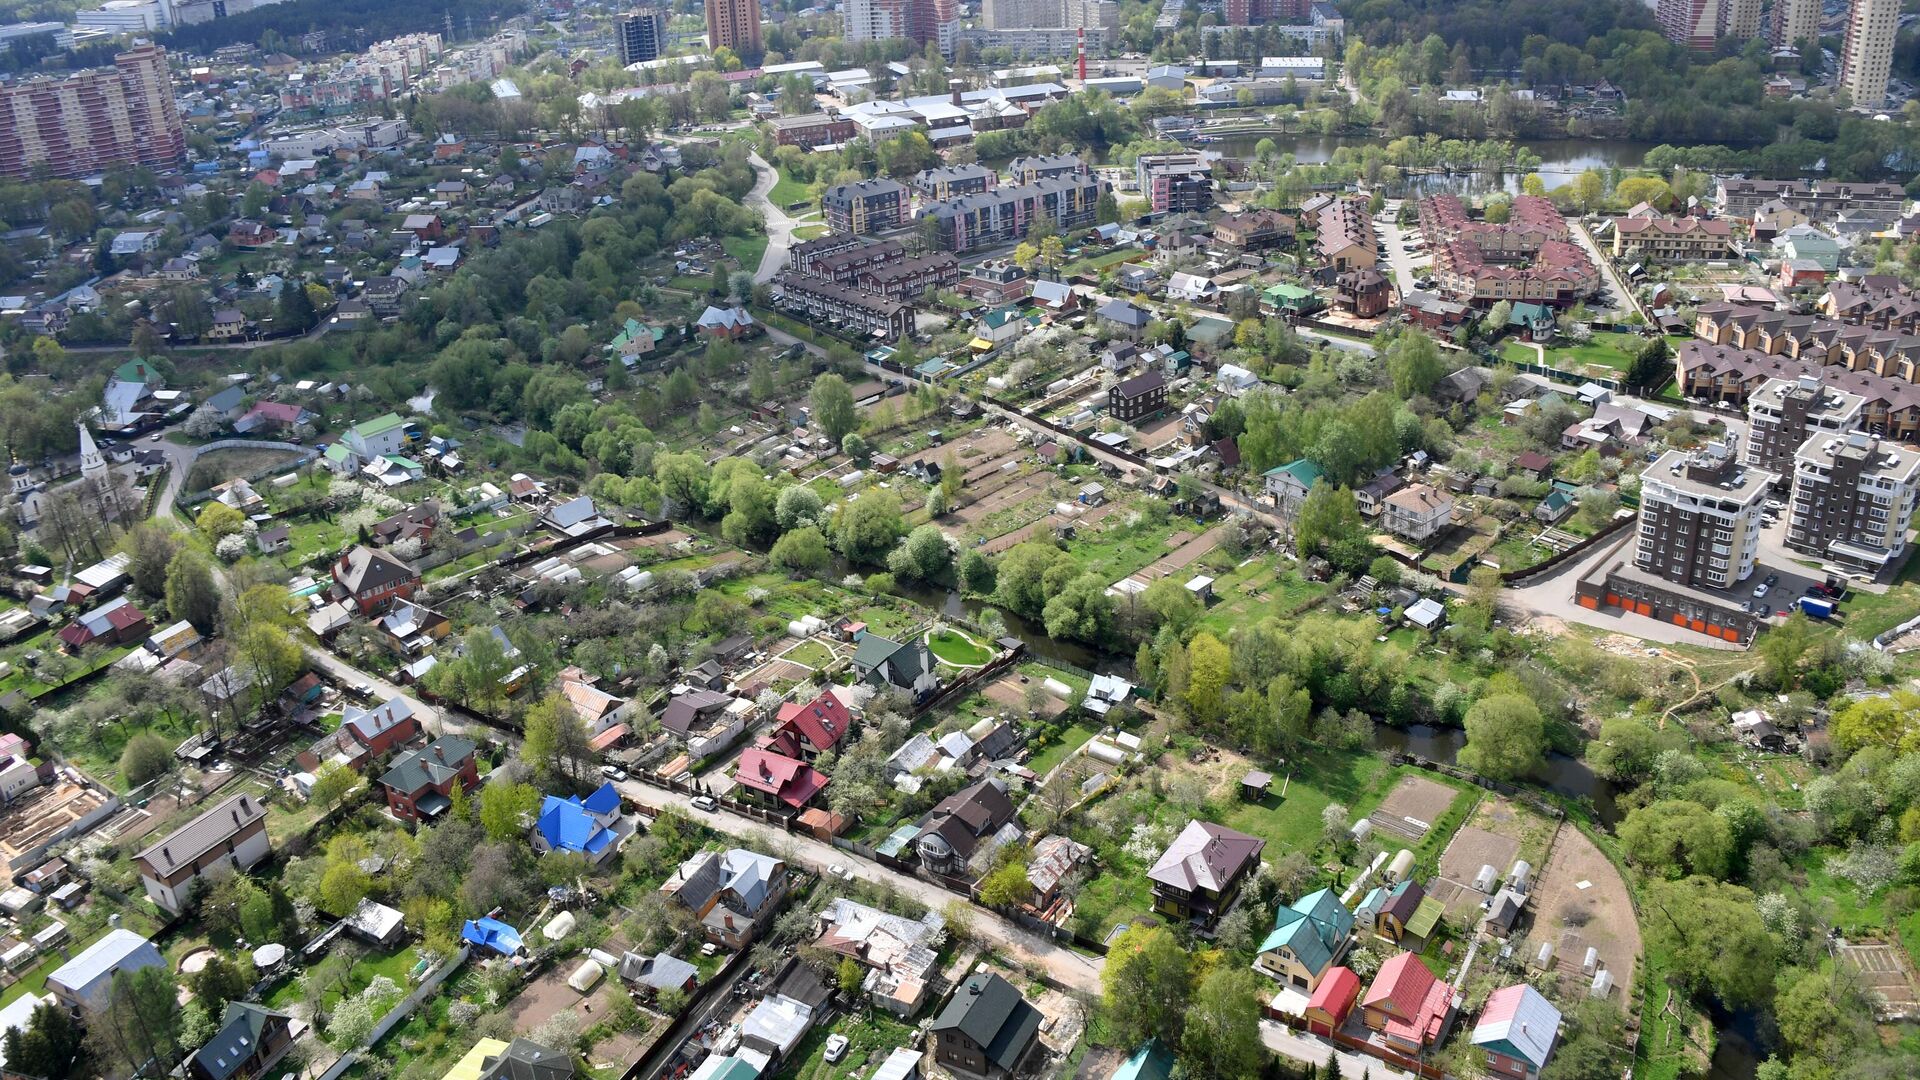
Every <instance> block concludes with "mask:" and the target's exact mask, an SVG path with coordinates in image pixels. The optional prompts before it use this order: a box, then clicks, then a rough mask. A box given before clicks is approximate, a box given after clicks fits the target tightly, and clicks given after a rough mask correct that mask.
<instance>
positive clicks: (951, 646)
mask: <svg viewBox="0 0 1920 1080" xmlns="http://www.w3.org/2000/svg"><path fill="white" fill-rule="evenodd" d="M927 648H929V649H932V650H933V655H935V656H937V657H939V658H940V659H942V660H944V661H946V662H947V663H949V664H954V665H957V666H960V667H977V666H979V665H981V664H984V663H986V662H987V661H989V660H991V659H993V650H992V649H991V648H988V647H987V646H985V645H981V644H979V643H977V642H975V641H974V640H973V639H972V638H970V637H968V636H967V635H965V634H962V633H960V632H959V631H958V630H955V629H953V628H951V627H947V628H944V629H942V630H941V631H940V632H939V633H937V634H930V635H928V637H927Z"/></svg>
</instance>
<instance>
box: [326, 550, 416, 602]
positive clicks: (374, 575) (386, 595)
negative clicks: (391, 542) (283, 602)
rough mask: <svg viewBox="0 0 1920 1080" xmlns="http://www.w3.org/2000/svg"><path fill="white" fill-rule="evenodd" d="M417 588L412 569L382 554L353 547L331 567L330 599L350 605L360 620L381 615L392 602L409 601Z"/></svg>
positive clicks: (414, 572)
mask: <svg viewBox="0 0 1920 1080" xmlns="http://www.w3.org/2000/svg"><path fill="white" fill-rule="evenodd" d="M419 587H420V574H419V572H418V571H416V570H414V568H413V567H411V566H408V565H407V564H406V563H403V562H401V561H400V560H399V559H396V558H394V557H393V556H391V555H388V554H386V553H384V552H381V551H378V550H375V549H374V548H370V547H367V546H366V545H364V544H355V545H354V546H353V549H352V550H350V551H348V552H347V553H346V554H345V555H342V556H340V558H339V559H337V560H335V561H334V564H333V589H332V590H331V593H330V595H331V596H332V597H333V599H335V600H338V601H341V602H343V603H345V602H351V603H352V605H353V607H355V608H356V609H358V610H359V612H360V614H361V616H362V617H369V616H373V615H379V614H382V613H384V612H385V611H386V610H387V609H388V608H390V607H392V606H393V603H394V602H395V601H396V600H402V601H404V600H410V599H412V597H413V593H414V590H415V589H417V588H419Z"/></svg>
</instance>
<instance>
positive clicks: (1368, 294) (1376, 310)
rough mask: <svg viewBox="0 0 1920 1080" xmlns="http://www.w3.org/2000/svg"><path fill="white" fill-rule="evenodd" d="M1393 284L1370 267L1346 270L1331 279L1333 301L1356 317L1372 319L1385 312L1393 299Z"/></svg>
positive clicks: (1335, 304)
mask: <svg viewBox="0 0 1920 1080" xmlns="http://www.w3.org/2000/svg"><path fill="white" fill-rule="evenodd" d="M1392 294H1393V285H1392V283H1391V282H1389V281H1388V280H1387V278H1386V275H1384V274H1382V273H1381V272H1380V271H1378V270H1375V269H1373V268H1371V267H1368V268H1365V269H1359V270H1348V271H1346V272H1344V273H1342V274H1341V275H1340V276H1338V277H1336V278H1334V279H1333V303H1334V306H1335V307H1338V308H1340V309H1341V310H1342V311H1346V312H1351V313H1352V314H1353V315H1354V316H1355V317H1356V318H1361V319H1372V318H1376V317H1378V316H1380V315H1384V314H1386V312H1387V308H1388V307H1389V306H1390V304H1391V302H1392V299H1393V295H1392Z"/></svg>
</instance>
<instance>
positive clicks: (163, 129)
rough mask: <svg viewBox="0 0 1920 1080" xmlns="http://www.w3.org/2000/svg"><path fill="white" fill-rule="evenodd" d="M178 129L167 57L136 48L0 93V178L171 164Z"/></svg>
mask: <svg viewBox="0 0 1920 1080" xmlns="http://www.w3.org/2000/svg"><path fill="white" fill-rule="evenodd" d="M186 149H187V136H186V129H185V128H183V127H182V126H181V123H180V110H179V108H178V107H177V106H176V105H175V104H174V100H173V87H172V85H171V84H170V83H169V81H168V77H167V51H166V50H165V49H162V48H160V47H159V46H157V45H151V44H139V45H135V46H134V47H133V48H131V49H128V50H127V51H126V52H124V53H121V54H120V55H118V56H116V57H114V58H113V66H112V67H110V68H104V67H103V68H91V69H89V70H86V71H77V72H74V73H73V74H71V75H67V76H65V77H61V78H52V77H49V78H33V79H24V80H21V81H19V82H15V83H10V84H7V85H6V86H0V175H4V176H27V175H29V174H31V173H32V172H33V171H34V170H35V168H37V167H40V166H44V167H46V168H47V169H48V170H49V171H51V172H52V174H53V175H55V176H88V175H91V174H93V173H97V172H101V171H103V170H104V169H106V168H107V167H108V166H110V165H156V166H171V165H178V164H179V163H180V161H181V158H182V157H184V156H185V154H186Z"/></svg>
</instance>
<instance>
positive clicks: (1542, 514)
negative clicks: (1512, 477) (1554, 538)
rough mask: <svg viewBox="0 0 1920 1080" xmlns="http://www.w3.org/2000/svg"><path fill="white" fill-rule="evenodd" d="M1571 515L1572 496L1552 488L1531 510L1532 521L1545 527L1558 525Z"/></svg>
mask: <svg viewBox="0 0 1920 1080" xmlns="http://www.w3.org/2000/svg"><path fill="white" fill-rule="evenodd" d="M1571 513H1573V496H1571V495H1568V494H1567V493H1566V492H1564V491H1561V490H1560V489H1559V488H1554V489H1553V490H1552V491H1550V492H1548V493H1547V497H1546V498H1544V499H1541V500H1540V502H1539V504H1538V505H1536V506H1535V507H1534V508H1533V520H1535V521H1538V522H1541V523H1542V524H1546V525H1558V524H1560V522H1562V521H1565V520H1566V517H1567V515H1568V514H1571Z"/></svg>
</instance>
